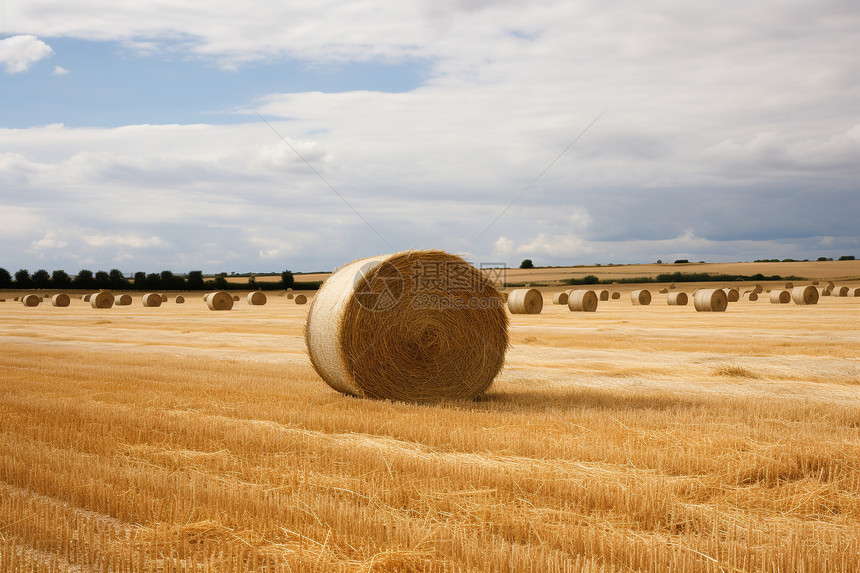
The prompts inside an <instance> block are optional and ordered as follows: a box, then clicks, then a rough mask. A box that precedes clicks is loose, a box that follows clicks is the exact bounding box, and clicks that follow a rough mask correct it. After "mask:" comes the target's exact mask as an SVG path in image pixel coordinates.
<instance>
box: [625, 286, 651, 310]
mask: <svg viewBox="0 0 860 573" xmlns="http://www.w3.org/2000/svg"><path fill="white" fill-rule="evenodd" d="M630 300H631V301H633V305H634V306H639V305H642V306H647V305H649V304H651V291H649V290H648V289H641V290H634V291H633V292H631V293H630Z"/></svg>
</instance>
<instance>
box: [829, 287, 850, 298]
mask: <svg viewBox="0 0 860 573" xmlns="http://www.w3.org/2000/svg"><path fill="white" fill-rule="evenodd" d="M832 293H833V296H848V287H847V286H838V287H834V288H833V291H832Z"/></svg>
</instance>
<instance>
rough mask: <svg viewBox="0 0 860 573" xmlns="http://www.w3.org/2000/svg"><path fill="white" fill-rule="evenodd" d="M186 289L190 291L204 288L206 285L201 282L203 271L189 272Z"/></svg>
mask: <svg viewBox="0 0 860 573" xmlns="http://www.w3.org/2000/svg"><path fill="white" fill-rule="evenodd" d="M187 288H189V289H191V290H203V289H204V288H206V284H205V283H204V282H203V271H189V273H188V284H187Z"/></svg>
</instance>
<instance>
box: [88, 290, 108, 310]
mask: <svg viewBox="0 0 860 573" xmlns="http://www.w3.org/2000/svg"><path fill="white" fill-rule="evenodd" d="M90 306H91V307H93V308H110V307H112V306H113V294H111V293H109V292H107V291H105V290H103V291H99V292H96V293H93V294H91V295H90Z"/></svg>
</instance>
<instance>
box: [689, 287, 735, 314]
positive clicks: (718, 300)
mask: <svg viewBox="0 0 860 573" xmlns="http://www.w3.org/2000/svg"><path fill="white" fill-rule="evenodd" d="M693 307H694V308H695V309H696V311H697V312H725V311H726V309H727V308H728V307H729V297H728V296H727V295H726V291H724V290H723V289H721V288H703V289H699V290H697V291H696V294H694V295H693Z"/></svg>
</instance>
